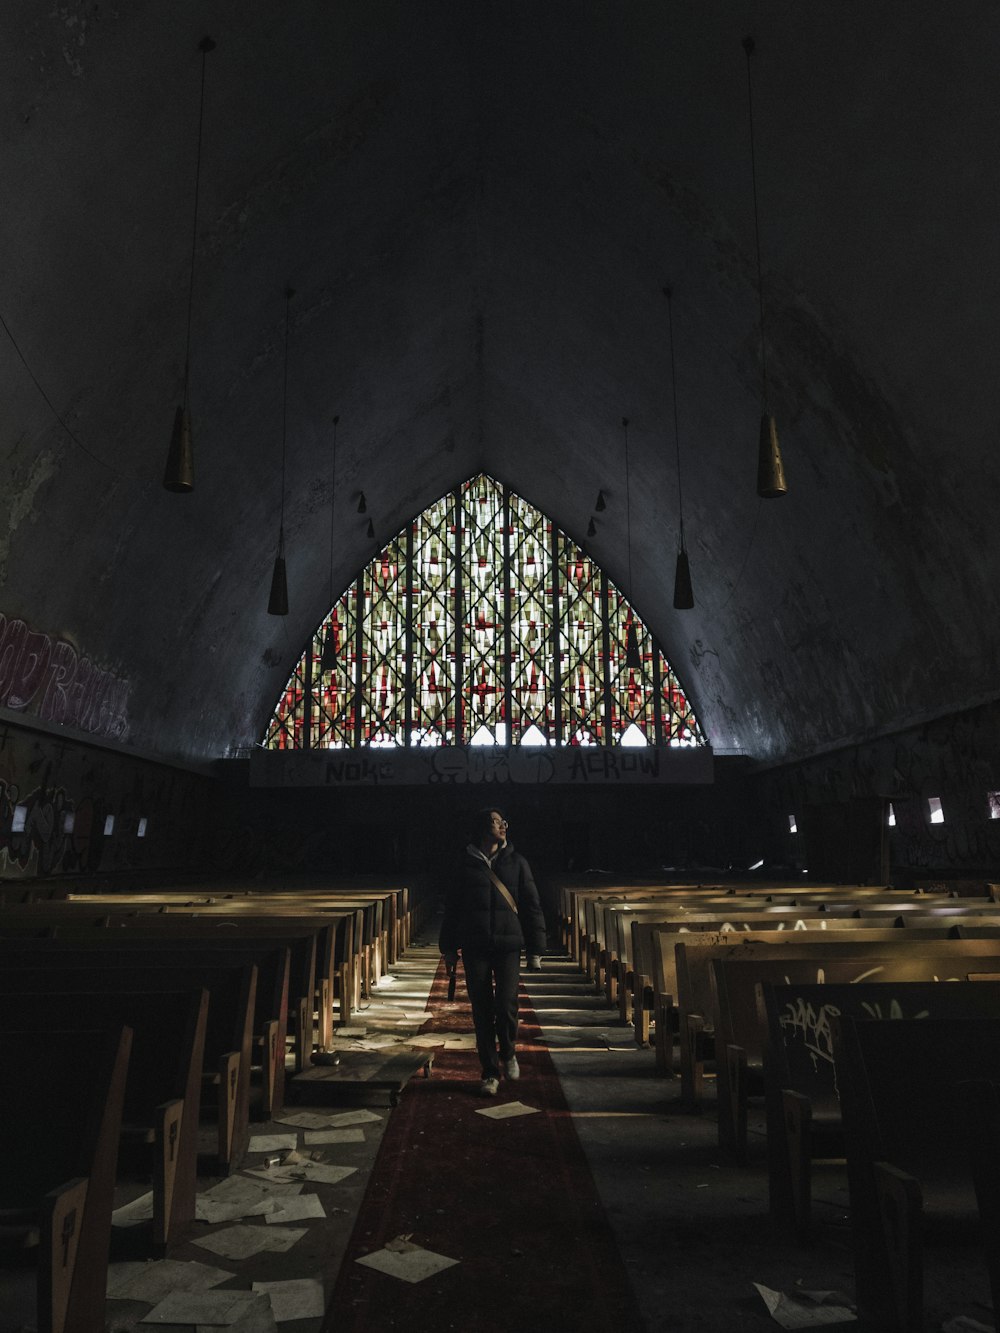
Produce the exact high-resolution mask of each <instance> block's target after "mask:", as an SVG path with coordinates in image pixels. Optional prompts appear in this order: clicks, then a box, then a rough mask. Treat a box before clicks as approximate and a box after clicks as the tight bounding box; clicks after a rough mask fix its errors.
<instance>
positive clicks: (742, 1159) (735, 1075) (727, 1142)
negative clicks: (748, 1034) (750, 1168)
mask: <svg viewBox="0 0 1000 1333" xmlns="http://www.w3.org/2000/svg"><path fill="white" fill-rule="evenodd" d="M725 1059H726V1082H725V1087H722V1086H720V1088H719V1143H720V1144H721V1145H722V1147H724V1148H726V1149H728V1151H729V1152H730V1153H731V1154H732V1157H733V1160H734V1161H735V1162H736V1163H737V1165H738V1166H745V1165H746V1160H747V1053H746V1048H745V1047H743V1046H735V1045H729V1046H727V1047H726V1052H725Z"/></svg>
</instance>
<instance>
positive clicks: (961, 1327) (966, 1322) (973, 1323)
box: [941, 1314, 994, 1333]
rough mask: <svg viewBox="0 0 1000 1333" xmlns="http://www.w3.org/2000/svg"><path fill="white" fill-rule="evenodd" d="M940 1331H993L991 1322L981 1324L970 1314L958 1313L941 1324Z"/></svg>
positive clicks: (949, 1332)
mask: <svg viewBox="0 0 1000 1333" xmlns="http://www.w3.org/2000/svg"><path fill="white" fill-rule="evenodd" d="M941 1333H994V1328H993V1325H992V1324H981V1323H980V1322H979V1320H978V1319H973V1318H972V1316H971V1315H967V1314H960V1315H956V1316H955V1318H954V1319H949V1320H947V1321H946V1322H945V1323H943V1324H942V1325H941Z"/></svg>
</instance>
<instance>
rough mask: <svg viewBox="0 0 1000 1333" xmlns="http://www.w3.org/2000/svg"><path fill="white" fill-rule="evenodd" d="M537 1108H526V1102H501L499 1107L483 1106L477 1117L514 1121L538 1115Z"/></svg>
mask: <svg viewBox="0 0 1000 1333" xmlns="http://www.w3.org/2000/svg"><path fill="white" fill-rule="evenodd" d="M537 1114H538V1107H537V1106H525V1104H524V1102H501V1103H500V1104H499V1106H481V1107H480V1108H479V1109H478V1110H477V1111H476V1115H484V1116H486V1117H487V1119H489V1120H513V1119H514V1117H515V1116H519V1115H537Z"/></svg>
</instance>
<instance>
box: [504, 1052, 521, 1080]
mask: <svg viewBox="0 0 1000 1333" xmlns="http://www.w3.org/2000/svg"><path fill="white" fill-rule="evenodd" d="M506 1071H507V1077H508V1078H509V1079H514V1080H516V1079H519V1078H520V1077H521V1066H520V1065H519V1064H518V1063H517V1056H516V1055H512V1056H511V1057H510V1059H509V1060H508V1061H507V1062H506Z"/></svg>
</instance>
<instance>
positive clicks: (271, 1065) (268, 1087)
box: [260, 1018, 285, 1120]
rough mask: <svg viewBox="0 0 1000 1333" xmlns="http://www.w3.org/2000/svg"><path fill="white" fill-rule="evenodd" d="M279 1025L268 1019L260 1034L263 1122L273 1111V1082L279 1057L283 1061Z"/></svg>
mask: <svg viewBox="0 0 1000 1333" xmlns="http://www.w3.org/2000/svg"><path fill="white" fill-rule="evenodd" d="M280 1029H281V1024H280V1022H279V1021H278V1020H277V1019H276V1018H272V1019H270V1020H269V1021H268V1022H267V1023H265V1024H264V1029H263V1031H262V1033H261V1055H260V1064H261V1080H260V1081H261V1108H260V1110H261V1115H262V1116H263V1118H264V1119H265V1120H270V1118H271V1112H272V1111H274V1110H275V1105H274V1090H275V1080H276V1078H277V1073H278V1059H279V1056H280V1058H281V1059H282V1060H283V1059H284V1058H285V1052H284V1051H283V1050H282V1051H280V1052H279V1050H278V1033H279V1031H280Z"/></svg>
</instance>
